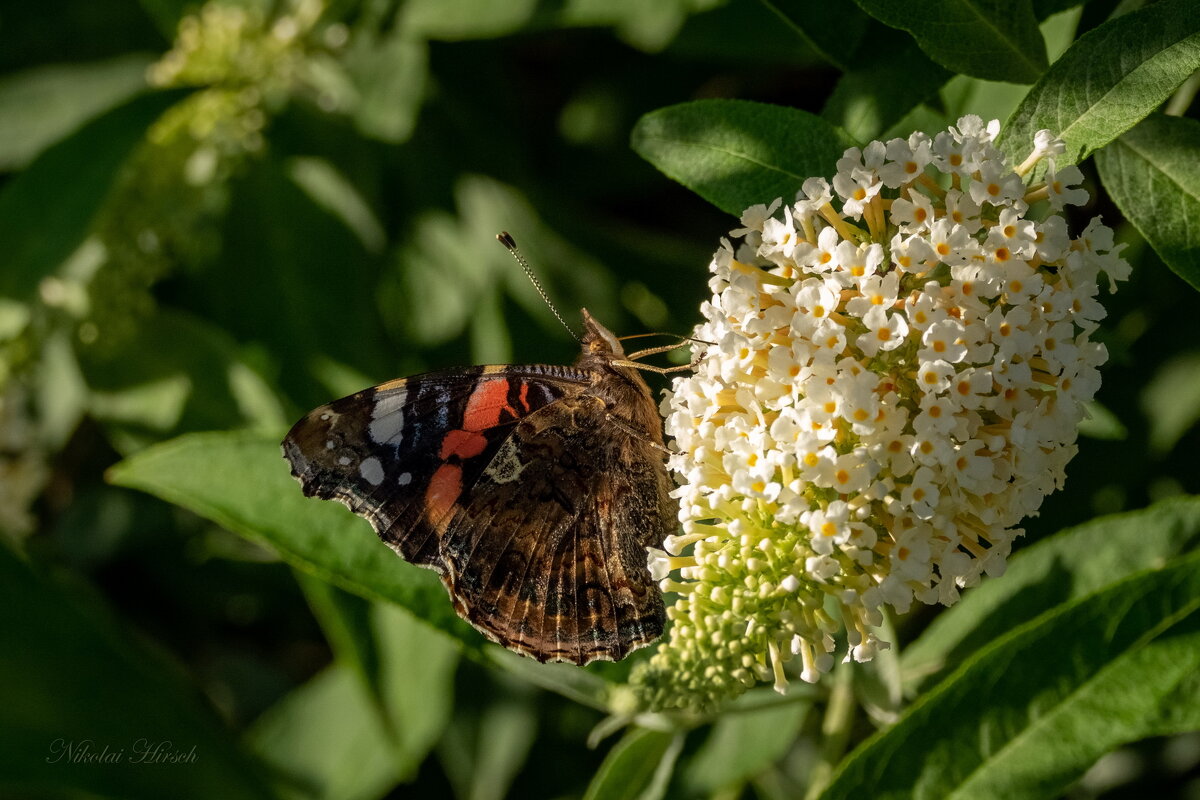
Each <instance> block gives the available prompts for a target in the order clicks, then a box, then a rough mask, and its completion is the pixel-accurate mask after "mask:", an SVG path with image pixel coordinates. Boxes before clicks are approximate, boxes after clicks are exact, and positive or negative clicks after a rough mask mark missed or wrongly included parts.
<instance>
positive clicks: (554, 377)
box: [283, 238, 677, 664]
mask: <svg viewBox="0 0 1200 800" xmlns="http://www.w3.org/2000/svg"><path fill="white" fill-rule="evenodd" d="M501 241H502V242H505V244H506V245H510V249H512V246H511V244H510V243H511V239H508V240H507V241H505V239H504V238H502V239H501ZM556 313H557V312H556ZM583 321H584V325H585V328H586V332H585V335H584V336H583V338H582V340H581V344H582V353H581V354H580V356H579V358H578V359H577V360H576V361H575V364H574V365H573V366H570V367H566V366H551V365H541V364H534V365H529V366H486V367H467V368H465V369H453V370H447V371H444V372H432V373H428V374H425V375H418V376H415V377H412V378H402V379H400V380H395V381H390V382H388V383H385V384H382V385H380V386H376V387H374V388H372V389H365V390H363V391H361V392H358V393H357V394H353V395H350V396H349V397H344V398H342V399H341V400H335V401H334V402H332V403H330V404H328V405H325V406H321V407H320V408H318V409H316V410H315V411H313V412H311V413H310V414H308V415H307V416H306V417H304V419H302V420H300V421H299V422H298V423H296V425H295V427H293V428H292V430H291V432H290V433H288V435H287V438H285V439H284V440H283V452H284V456H285V457H286V458H287V459H288V461H290V462H291V465H292V474H293V475H294V476H295V477H296V478H297V479H299V481H300V484H301V486H302V487H303V489H304V493H305V494H306V495H309V496H316V497H321V498H325V499H329V500H337V501H339V502H341V503H343V504H345V505H346V506H347V507H348V508H349V509H350V510H351V511H353V512H354V513H356V514H359V515H361V516H363V517H365V518H366V519H367V520H368V521H370V523H371V525H372V526H374V528H375V532H376V533H377V534H379V537H380V538H381V539H382V540H383V541H384V542H386V543H387V544H388V545H390V546H391V547H392V549H394V550H395V551H396V552H397V553H398V554H399V555H400V556H401V557H402V558H404V559H405V560H407V561H409V562H411V563H413V564H416V565H418V566H421V567H427V568H429V569H432V570H434V571H436V572H437V573H438V574H439V575H440V576H441V578H442V583H444V584H445V586H446V590H447V591H448V592H449V593H450V597H451V599H452V600H453V601H454V608H455V610H456V611H457V612H458V614H459V615H460V616H462V617H463V618H464V619H466V620H467V621H468V622H470V623H471V624H472V625H474V626H475V627H476V628H478V629H479V630H480V631H482V632H483V633H484V635H486V636H487V637H488V638H490V639H492V640H493V641H495V642H498V643H500V644H502V645H504V646H505V647H507V648H509V649H511V650H515V651H516V652H518V653H522V654H524V655H527V656H531V657H533V658H536V659H537V660H538V661H570V662H573V663H575V664H586V663H588V662H589V661H594V660H597V659H605V660H618V659H621V658H624V657H625V656H626V655H628V654H629V653H630V652H631V651H632V650H635V649H637V648H638V647H641V646H643V645H646V644H649V643H650V642H652V641H654V640H655V639H657V638H658V637H659V636H660V635H661V634H662V631H663V623H664V620H665V617H666V614H665V610H664V607H663V601H662V596H661V594H660V592H659V589H658V586H657V585H656V583H655V581H654V580H653V579H652V578H651V576H650V572H649V569H648V567H647V563H646V548H647V547H649V546H655V547H659V546H661V545H662V542H663V539H664V537H666V536H667V534H669V533H671V532H672V531H673V530H675V528H676V526H677V505H676V503H675V502H674V501H673V500H672V499H671V497H670V495H669V493H670V491H671V489H672V487H673V484H672V482H671V480H670V478H669V477H668V476H667V471H666V466H665V459H664V452H665V450H666V448H665V447H664V446H663V436H662V421H661V419H660V417H659V414H658V408H657V406H656V404H655V402H654V399H653V396H652V395H651V393H650V389H649V387H648V386H647V385H646V382H645V381H644V380H643V379H642V377H641V375H639V374H638V372H637V371H636V369H635V367H636V365H634V364H633V363H632V362H630V361H629V360H628V359H627V356H626V355H625V351H624V349H623V348H622V346H621V343H620V342H619V341H618V340H617V338H616V337H615V336H614V335H613V334H612V333H611V332H610V331H609V330H608V329H607V328H605V327H604V326H603V325H601V324H600V323H599V322H597V321H596V320H595V319H593V318H592V316H591V315H590V314H589V313H588V312H587V310H586V309H585V310H584V311H583ZM658 349H663V348H656V350H658ZM648 352H650V351H648ZM634 355H640V354H634ZM651 369H654V368H651Z"/></svg>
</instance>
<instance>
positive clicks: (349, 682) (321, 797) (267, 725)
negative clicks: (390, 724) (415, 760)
mask: <svg viewBox="0 0 1200 800" xmlns="http://www.w3.org/2000/svg"><path fill="white" fill-rule="evenodd" d="M246 742H247V745H248V746H249V747H250V748H251V749H252V750H254V751H255V752H256V753H258V755H259V756H260V757H261V758H262V759H263V761H264V762H266V763H267V764H268V765H269V766H270V767H271V768H272V769H273V770H274V771H275V774H276V787H277V790H278V791H279V793H280V795H281V796H282V797H284V798H286V799H287V800H375V798H378V797H382V796H383V795H385V794H386V793H387V792H388V790H389V789H391V788H392V787H393V786H395V785H396V783H397V782H398V781H399V779H400V771H399V769H398V767H397V765H396V759H395V752H394V750H393V748H392V744H391V740H390V739H389V738H388V735H387V732H386V731H385V730H384V728H383V726H382V724H381V723H380V719H379V717H378V715H377V714H376V713H375V710H374V708H372V706H371V701H370V699H369V698H368V696H367V693H366V691H365V689H364V688H363V685H362V683H361V682H360V681H359V680H358V678H357V677H356V676H355V675H354V674H353V672H351V670H350V669H349V668H347V667H345V666H343V665H340V664H334V665H333V666H331V667H328V668H327V669H325V670H324V671H323V672H321V673H319V674H318V675H317V676H316V677H314V678H312V679H311V680H309V682H308V683H306V684H304V685H303V686H301V687H300V688H299V689H295V690H293V691H292V692H291V693H290V694H288V695H287V696H286V697H285V698H283V700H281V701H279V702H278V703H276V704H275V705H274V706H272V707H271V708H270V709H268V710H267V712H266V713H265V714H263V715H262V716H261V717H259V718H258V719H257V720H256V721H255V723H254V725H253V726H252V727H251V728H250V730H249V731H247V734H246Z"/></svg>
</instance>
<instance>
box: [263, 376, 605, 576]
mask: <svg viewBox="0 0 1200 800" xmlns="http://www.w3.org/2000/svg"><path fill="white" fill-rule="evenodd" d="M591 378H592V376H591V374H590V373H588V372H585V371H582V370H579V369H575V368H572V367H560V366H550V365H532V366H496V367H468V368H466V369H457V370H452V371H447V372H436V373H429V374H426V375H418V376H415V377H412V378H407V379H402V380H396V381H391V382H390V383H385V384H382V385H380V386H376V387H374V388H371V389H364V390H363V391H361V392H358V393H356V394H352V395H350V396H348V397H343V398H342V399H340V400H335V401H334V402H332V403H329V404H328V405H324V406H321V407H320V408H318V409H316V410H314V411H312V412H311V413H310V414H308V415H307V416H305V417H304V419H302V420H300V421H299V422H297V423H296V425H295V426H294V427H293V428H292V430H291V432H290V433H288V435H287V437H286V438H285V439H284V440H283V453H284V456H285V457H286V458H287V460H288V461H289V462H291V465H292V474H293V475H294V476H295V477H296V478H297V479H298V480H299V481H300V483H301V486H302V487H303V488H304V493H305V494H306V495H309V496H310V497H311V496H316V497H321V498H324V499H327V500H337V501H339V502H341V503H343V504H344V505H346V506H347V507H348V508H349V509H350V510H351V511H353V512H354V513H356V514H359V515H361V516H363V517H365V518H366V519H367V520H368V521H370V523H371V525H372V526H373V527H374V528H375V532H376V533H377V534H378V535H379V537H380V538H381V539H382V540H383V541H384V542H386V543H387V544H388V545H390V546H391V547H392V548H393V549H394V550H395V551H396V552H397V553H399V554H400V555H401V556H402V557H403V558H404V559H406V560H407V561H411V562H412V563H414V564H417V565H419V566H422V567H429V568H431V569H434V570H437V571H438V572H442V563H441V558H440V554H439V550H438V533H439V521H440V520H442V519H444V518H446V517H448V515H449V513H450V511H451V510H452V508H453V506H454V504H455V503H456V502H457V501H458V498H459V497H460V496H462V495H463V494H465V493H467V492H469V491H470V489H471V487H472V486H473V485H474V483H475V481H476V479H477V478H478V476H479V474H480V473H481V472H482V471H483V469H484V468H485V467H486V466H487V465H488V464H489V463H490V462H491V460H492V457H493V456H494V455H495V454H496V452H497V450H498V449H499V448H500V445H501V444H502V443H503V442H504V441H505V439H507V438H508V436H509V435H510V434H511V432H512V431H513V429H514V427H515V426H516V424H517V422H518V421H519V420H521V419H522V418H524V417H526V416H528V415H529V414H531V413H533V412H535V411H537V410H538V409H541V408H544V407H546V406H547V405H550V404H553V403H555V402H557V401H559V400H560V399H562V398H564V397H569V396H571V395H573V394H577V393H578V392H580V391H583V389H584V388H585V386H586V385H587V383H588V382H589V381H590V380H591Z"/></svg>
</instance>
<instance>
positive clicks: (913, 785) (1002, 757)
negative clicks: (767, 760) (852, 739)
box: [821, 553, 1200, 800]
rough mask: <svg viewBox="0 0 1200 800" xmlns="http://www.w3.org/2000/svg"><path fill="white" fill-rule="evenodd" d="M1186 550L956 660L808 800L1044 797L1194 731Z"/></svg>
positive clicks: (1198, 651) (1197, 595)
mask: <svg viewBox="0 0 1200 800" xmlns="http://www.w3.org/2000/svg"><path fill="white" fill-rule="evenodd" d="M1198 675H1200V553H1198V554H1193V555H1191V556H1188V557H1185V558H1181V559H1177V560H1175V561H1173V562H1171V563H1170V564H1168V565H1167V566H1166V567H1163V568H1160V569H1153V570H1147V571H1145V572H1140V573H1137V574H1135V575H1132V576H1130V577H1129V578H1127V579H1126V580H1124V581H1121V582H1119V583H1117V584H1115V585H1113V586H1109V587H1108V588H1106V589H1104V590H1103V591H1100V592H1098V593H1096V594H1093V595H1088V596H1086V597H1083V598H1080V599H1079V600H1076V601H1074V602H1072V603H1069V604H1067V605H1064V606H1061V607H1060V608H1058V609H1056V610H1054V611H1051V612H1049V613H1047V614H1044V615H1043V616H1040V617H1038V618H1036V619H1034V620H1033V621H1031V622H1028V623H1026V624H1025V625H1022V626H1020V627H1018V628H1016V629H1015V630H1013V631H1011V632H1010V633H1008V634H1007V635H1004V636H1001V637H1000V638H999V639H996V640H995V641H994V642H993V643H992V644H991V645H989V646H988V647H986V648H985V649H983V650H982V651H980V652H979V653H978V654H977V655H976V656H975V657H973V658H971V659H970V660H969V661H967V662H966V663H965V664H963V666H962V667H961V668H960V669H959V670H957V671H956V672H955V673H954V674H952V675H951V676H950V677H948V678H947V679H946V680H945V681H943V682H942V683H941V684H939V685H938V686H937V687H936V688H935V689H933V690H932V691H931V692H930V693H929V694H927V695H925V696H924V697H922V698H921V699H920V700H919V701H918V702H917V703H916V704H915V705H913V706H912V707H911V708H910V709H909V711H908V712H907V713H906V714H905V715H904V716H903V717H902V718H901V720H900V721H899V722H898V723H897V724H896V725H895V726H893V727H892V728H890V729H888V730H885V731H882V732H880V733H879V734H877V735H876V736H874V737H872V738H871V739H869V740H867V742H865V743H864V744H863V745H862V746H860V747H859V748H858V749H857V750H856V751H855V752H854V753H852V754H851V755H850V756H849V757H848V758H847V759H846V761H845V762H843V764H842V766H841V767H840V769H839V771H838V773H837V774H836V775H835V776H834V779H833V781H832V783H831V784H830V785H829V786H828V787H827V788H826V790H825V791H824V792H823V793H822V794H821V798H822V800H835V798H843V797H858V796H860V795H861V794H863V793H864V792H868V793H869V794H870V795H871V796H872V797H875V798H900V797H904V798H917V800H922V799H923V798H975V797H988V798H1014V800H1015V799H1016V798H1022V800H1028V799H1029V798H1040V797H1056V796H1058V794H1059V793H1060V792H1061V791H1062V789H1063V788H1064V787H1065V786H1066V785H1067V784H1069V783H1070V782H1071V781H1072V780H1074V779H1076V778H1077V777H1078V776H1079V775H1081V774H1082V773H1083V772H1084V771H1085V770H1086V769H1088V767H1090V766H1091V765H1092V763H1093V762H1094V761H1095V760H1096V759H1098V758H1099V757H1100V756H1101V755H1103V754H1105V753H1107V752H1109V751H1111V750H1113V749H1114V748H1116V747H1119V746H1120V745H1123V744H1126V743H1128V742H1131V741H1136V740H1138V739H1142V738H1145V737H1147V736H1151V735H1161V734H1166V733H1171V732H1177V731H1181V730H1187V729H1189V728H1191V727H1195V726H1196V725H1198V724H1200V679H1198V677H1197V676H1198Z"/></svg>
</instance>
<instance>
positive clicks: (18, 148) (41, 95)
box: [0, 53, 151, 171]
mask: <svg viewBox="0 0 1200 800" xmlns="http://www.w3.org/2000/svg"><path fill="white" fill-rule="evenodd" d="M150 61H151V59H150V56H148V55H143V54H140V53H138V54H133V55H123V56H118V57H117V58H112V59H108V60H106V61H95V62H91V63H88V64H48V65H45V66H40V67H35V68H33V69H29V70H26V71H24V72H18V73H15V74H12V75H8V76H6V77H5V78H3V79H0V171H4V170H16V169H20V168H21V167H24V166H25V165H26V164H27V163H29V161H30V160H32V159H33V158H34V156H36V155H37V154H38V153H40V152H42V151H43V150H44V149H45V148H46V147H47V146H48V145H51V144H53V143H54V142H56V141H58V140H59V139H61V138H63V137H64V136H66V135H67V134H69V133H70V132H71V131H73V130H75V129H76V128H78V127H79V126H80V125H81V124H82V123H83V122H85V121H86V120H89V119H91V118H93V117H95V116H97V115H98V114H101V113H103V112H104V111H107V110H109V109H110V108H113V107H114V106H116V105H118V104H120V103H122V102H125V101H126V100H128V99H129V98H130V97H132V96H133V95H135V94H137V93H139V92H142V91H145V89H146V67H147V66H149V64H150Z"/></svg>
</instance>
